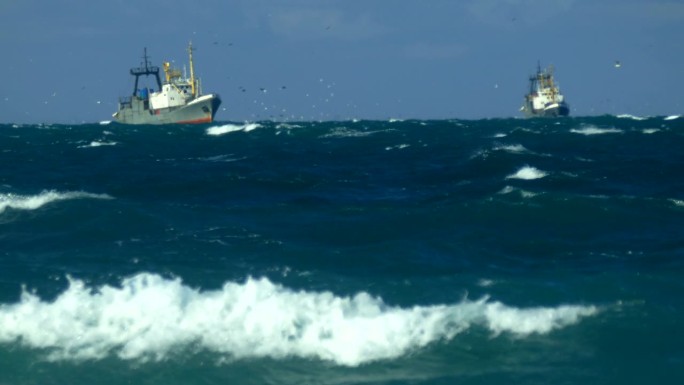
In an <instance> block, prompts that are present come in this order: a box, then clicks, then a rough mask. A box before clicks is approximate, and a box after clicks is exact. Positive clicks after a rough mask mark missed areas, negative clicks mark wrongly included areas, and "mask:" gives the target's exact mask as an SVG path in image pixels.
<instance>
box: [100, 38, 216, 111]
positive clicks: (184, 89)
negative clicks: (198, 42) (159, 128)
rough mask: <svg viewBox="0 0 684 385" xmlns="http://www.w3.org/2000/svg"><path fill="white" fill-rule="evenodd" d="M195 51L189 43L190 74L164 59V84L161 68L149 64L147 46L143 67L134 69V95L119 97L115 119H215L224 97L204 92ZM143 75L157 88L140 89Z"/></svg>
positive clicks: (132, 72) (132, 70) (132, 73)
mask: <svg viewBox="0 0 684 385" xmlns="http://www.w3.org/2000/svg"><path fill="white" fill-rule="evenodd" d="M192 52H193V48H192V44H190V45H189V46H188V54H189V56H190V76H189V77H187V76H183V74H182V73H181V71H180V70H178V69H175V68H172V67H171V64H170V63H169V62H164V63H163V69H164V83H162V81H161V78H160V76H159V67H156V66H153V65H151V64H150V61H149V58H148V56H147V49H145V50H144V56H143V62H142V64H141V66H140V67H138V68H132V69H131V75H133V76H134V77H135V85H134V86H133V95H131V96H126V97H122V98H120V99H119V110H118V111H117V112H115V113H114V114H113V115H112V116H113V117H114V121H116V122H118V123H124V124H169V123H182V124H194V123H210V122H212V121H213V120H214V116H215V115H216V111H217V109H218V107H219V105H221V98H220V97H219V95H218V94H207V95H204V94H202V88H201V83H200V79H199V78H196V77H195V68H194V63H193V60H192ZM141 77H153V78H154V80H155V81H156V85H157V88H156V89H154V88H148V87H141V88H139V86H140V78H141Z"/></svg>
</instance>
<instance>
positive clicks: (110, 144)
mask: <svg viewBox="0 0 684 385" xmlns="http://www.w3.org/2000/svg"><path fill="white" fill-rule="evenodd" d="M116 144H117V143H116V142H100V141H97V140H95V141H92V142H90V143H89V144H86V145H83V146H78V148H91V147H101V146H116Z"/></svg>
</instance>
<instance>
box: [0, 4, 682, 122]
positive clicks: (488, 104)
mask: <svg viewBox="0 0 684 385" xmlns="http://www.w3.org/2000/svg"><path fill="white" fill-rule="evenodd" d="M683 37H684V1H682V0H679V1H672V0H670V1H667V0H420V1H418V0H414V1H410V0H365V1H361V0H339V1H338V0H290V1H286V0H280V1H277V0H241V1H235V0H233V1H231V0H223V1H221V0H195V1H177V0H165V1H162V0H146V1H144V2H143V1H131V0H108V1H93V0H59V1H54V0H0V52H2V55H1V56H0V57H1V58H2V60H0V73H2V75H3V81H2V83H1V84H0V122H4V123H9V122H13V123H81V122H98V121H103V120H111V114H112V113H113V112H114V111H116V104H117V100H118V98H119V96H124V95H128V94H129V93H130V92H131V91H132V80H133V79H132V78H131V76H130V75H129V73H128V70H129V69H130V68H131V67H135V66H138V65H139V64H140V61H141V58H140V57H141V55H142V51H143V48H144V47H147V50H148V53H149V55H150V56H151V59H152V61H153V64H156V65H161V62H162V61H163V60H171V61H174V62H176V63H178V64H179V65H182V64H183V63H186V62H187V55H186V51H185V49H186V46H187V44H188V41H192V43H193V45H194V46H195V48H196V52H195V59H196V60H195V61H196V70H197V72H198V73H199V75H200V77H201V78H202V81H203V88H204V91H205V92H216V93H219V94H220V95H221V97H222V100H223V104H222V106H221V107H222V108H221V111H219V113H218V114H217V116H216V118H217V119H218V120H223V121H227V120H230V121H254V120H260V119H275V120H311V119H315V120H344V119H354V118H358V119H364V118H365V119H387V118H420V119H428V118H436V119H441V118H463V119H479V118H496V117H512V116H516V117H518V116H520V113H519V111H518V109H519V107H520V105H521V104H522V100H523V95H524V93H525V92H526V90H527V78H528V76H529V75H530V74H531V73H533V72H534V70H535V69H536V65H537V61H538V60H539V61H541V63H542V66H546V65H548V64H553V65H554V66H555V69H556V80H557V81H558V82H559V84H560V86H561V90H562V91H563V93H564V94H565V96H566V99H567V101H568V102H569V104H570V107H571V113H572V114H573V115H575V116H581V115H599V114H604V113H610V114H624V113H628V114H633V115H640V116H646V115H671V114H681V113H682V112H684V97H682V90H683V89H684V49H683V48H684V47H683V46H684V43H683V40H684V38H683ZM616 60H620V61H621V63H622V67H621V68H615V66H614V62H615V61H616ZM262 88H263V89H264V90H265V92H264V91H262V90H261V89H262ZM243 89H244V92H243Z"/></svg>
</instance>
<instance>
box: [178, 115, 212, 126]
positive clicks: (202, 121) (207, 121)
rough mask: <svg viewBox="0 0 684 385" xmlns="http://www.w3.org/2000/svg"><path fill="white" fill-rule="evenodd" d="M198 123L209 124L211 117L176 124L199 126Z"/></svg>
mask: <svg viewBox="0 0 684 385" xmlns="http://www.w3.org/2000/svg"><path fill="white" fill-rule="evenodd" d="M200 123H211V116H208V117H206V118H200V119H195V120H184V121H182V122H178V124H200Z"/></svg>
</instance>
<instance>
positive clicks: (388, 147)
mask: <svg viewBox="0 0 684 385" xmlns="http://www.w3.org/2000/svg"><path fill="white" fill-rule="evenodd" d="M407 147H411V145H410V144H405V143H404V144H398V145H396V146H387V147H385V150H386V151H390V150H401V149H404V148H407Z"/></svg>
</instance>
